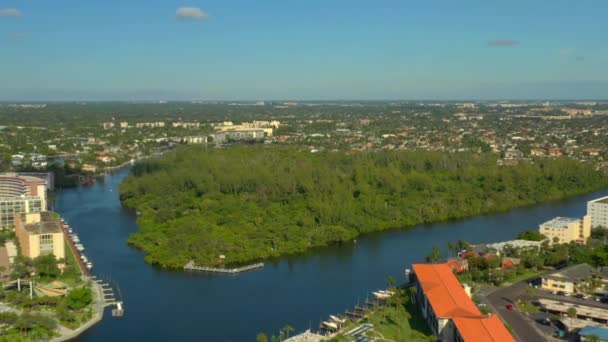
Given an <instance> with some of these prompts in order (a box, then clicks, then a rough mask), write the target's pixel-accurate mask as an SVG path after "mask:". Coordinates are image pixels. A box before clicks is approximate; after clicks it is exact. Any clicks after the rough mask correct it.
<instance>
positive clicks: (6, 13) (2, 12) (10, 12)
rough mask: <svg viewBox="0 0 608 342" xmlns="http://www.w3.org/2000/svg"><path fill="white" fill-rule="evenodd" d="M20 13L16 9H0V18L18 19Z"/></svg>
mask: <svg viewBox="0 0 608 342" xmlns="http://www.w3.org/2000/svg"><path fill="white" fill-rule="evenodd" d="M21 15H22V14H21V11H20V10H18V9H16V8H0V17H20V16H21Z"/></svg>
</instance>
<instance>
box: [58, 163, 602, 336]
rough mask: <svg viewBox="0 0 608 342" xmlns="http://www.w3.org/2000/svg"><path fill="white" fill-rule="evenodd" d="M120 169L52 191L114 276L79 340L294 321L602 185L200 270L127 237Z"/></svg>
mask: <svg viewBox="0 0 608 342" xmlns="http://www.w3.org/2000/svg"><path fill="white" fill-rule="evenodd" d="M127 174H128V171H127V170H123V171H120V172H118V173H116V174H114V175H111V176H106V177H105V178H104V181H103V182H100V183H98V184H96V185H94V186H92V187H90V188H78V189H69V190H66V191H64V192H62V193H59V194H58V196H57V205H56V206H57V210H58V211H59V212H60V213H61V214H62V215H63V217H64V218H65V219H66V220H67V221H68V222H69V223H70V225H71V226H72V227H73V228H74V229H75V230H76V232H77V233H78V234H79V236H80V239H81V241H82V242H83V244H84V245H85V247H86V251H85V254H87V256H89V258H90V259H92V261H93V263H94V264H95V269H94V271H95V272H94V273H95V274H97V275H103V276H108V277H111V278H112V279H114V280H116V281H117V282H118V284H119V285H120V288H121V290H122V292H123V298H124V300H125V305H126V314H125V317H124V318H122V319H120V320H117V319H114V318H112V317H111V316H110V314H109V312H107V314H106V316H104V320H103V321H102V322H101V323H99V324H98V325H96V326H95V327H94V328H92V329H91V330H89V331H88V332H87V333H85V335H83V336H82V337H81V340H82V341H132V340H136V339H137V340H142V341H144V340H145V341H167V340H173V341H254V340H255V336H256V334H257V333H258V332H260V331H265V332H267V333H272V332H276V334H278V330H279V329H280V328H281V327H283V326H285V325H286V324H291V325H292V326H294V327H295V328H296V331H302V330H304V329H307V328H308V327H309V326H311V325H312V326H313V327H316V326H318V322H319V320H320V319H321V318H326V317H327V316H328V315H329V314H332V313H339V312H343V311H344V310H345V309H350V308H351V307H352V306H353V305H354V304H356V302H357V300H358V299H360V300H361V301H363V300H364V299H365V296H366V293H368V292H369V291H371V290H375V289H379V288H383V287H385V279H386V277H387V276H388V275H393V276H394V277H395V278H396V279H398V281H403V280H404V276H403V270H404V269H405V268H406V267H409V265H410V264H412V263H413V262H419V261H422V260H423V259H424V257H425V256H426V255H428V254H429V253H430V251H431V248H432V246H433V244H439V245H441V246H445V245H446V244H447V242H449V241H455V240H458V239H464V240H467V241H470V242H473V243H476V242H496V241H501V240H507V239H511V238H513V237H514V236H515V235H516V234H517V233H518V232H520V231H523V230H527V229H531V228H536V227H537V225H538V224H539V223H542V222H544V221H545V220H547V219H550V218H553V217H554V216H582V215H583V214H584V212H585V210H586V209H585V208H586V201H587V200H589V199H591V198H594V197H599V196H600V195H603V196H605V195H608V190H606V191H601V192H597V193H594V194H590V195H587V196H582V197H578V198H573V199H569V200H566V201H561V202H557V203H550V204H546V205H542V206H537V207H532V208H524V209H518V210H513V211H511V212H509V213H504V214H497V215H488V216H482V217H477V218H473V219H469V220H464V221H458V222H450V223H440V224H434V225H428V226H419V227H416V228H414V229H411V230H407V231H394V232H387V233H382V234H372V235H368V236H365V237H360V238H359V239H357V243H356V244H348V245H344V246H340V247H332V248H326V249H319V250H315V251H312V252H310V253H308V254H307V255H302V256H294V257H287V258H283V259H281V260H278V261H276V262H272V263H267V264H266V267H265V268H264V269H262V270H260V271H256V272H252V273H244V274H241V275H239V276H236V277H233V276H205V275H189V274H184V273H180V272H170V271H163V270H159V269H156V268H154V267H152V266H150V265H148V264H146V263H145V262H144V259H143V258H144V256H143V254H142V253H141V252H139V251H137V250H135V249H133V248H131V247H129V246H128V245H127V238H128V236H129V235H130V234H131V233H133V232H135V231H136V230H137V226H136V224H135V215H134V214H133V213H131V212H129V211H127V210H125V209H123V208H122V207H121V205H120V201H119V199H118V185H119V184H120V182H121V180H122V179H123V178H124V177H125V176H126V175H127Z"/></svg>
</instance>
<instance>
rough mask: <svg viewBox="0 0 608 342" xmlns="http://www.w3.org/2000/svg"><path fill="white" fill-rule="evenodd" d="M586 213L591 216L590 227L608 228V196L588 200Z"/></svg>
mask: <svg viewBox="0 0 608 342" xmlns="http://www.w3.org/2000/svg"><path fill="white" fill-rule="evenodd" d="M587 215H589V216H591V227H592V228H596V227H605V228H608V196H606V197H602V198H598V199H595V200H593V201H590V202H588V203H587Z"/></svg>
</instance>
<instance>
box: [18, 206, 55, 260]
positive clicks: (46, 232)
mask: <svg viewBox="0 0 608 342" xmlns="http://www.w3.org/2000/svg"><path fill="white" fill-rule="evenodd" d="M15 223H16V224H15V233H16V235H17V239H18V240H19V245H20V246H21V254H22V255H23V256H26V257H29V258H32V259H33V258H36V257H38V256H40V255H48V254H53V255H55V257H56V258H57V259H65V243H64V239H63V232H62V230H61V226H60V223H59V220H58V219H57V218H55V217H53V215H52V214H51V213H49V212H43V213H29V214H20V215H19V216H18V217H17V220H16V222H15Z"/></svg>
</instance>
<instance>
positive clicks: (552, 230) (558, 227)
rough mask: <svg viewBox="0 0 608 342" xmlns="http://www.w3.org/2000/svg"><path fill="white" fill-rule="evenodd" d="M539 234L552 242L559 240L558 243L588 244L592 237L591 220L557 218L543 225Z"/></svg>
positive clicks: (587, 217)
mask: <svg viewBox="0 0 608 342" xmlns="http://www.w3.org/2000/svg"><path fill="white" fill-rule="evenodd" d="M539 232H540V233H541V234H543V235H544V236H546V237H547V238H548V239H549V241H551V242H553V241H554V240H555V238H557V239H558V243H570V242H572V241H575V242H578V243H586V242H587V239H589V237H590V236H591V218H590V217H589V216H584V217H583V218H582V219H578V218H571V217H556V218H554V219H552V220H550V221H547V222H545V223H543V224H541V225H540V228H539Z"/></svg>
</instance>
